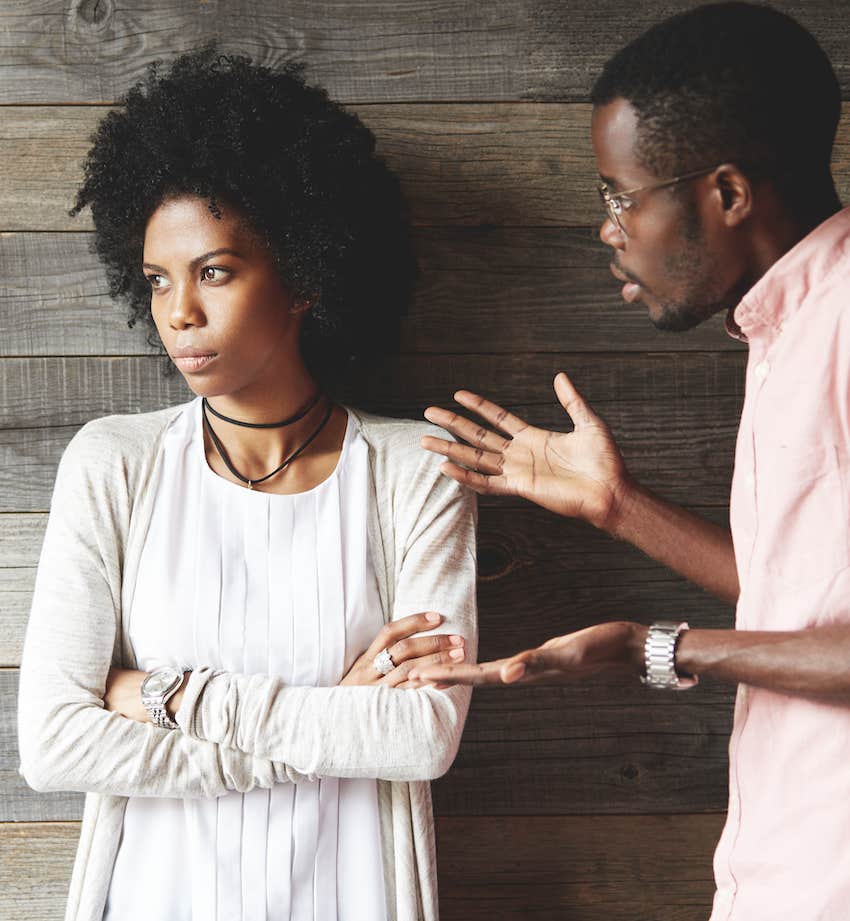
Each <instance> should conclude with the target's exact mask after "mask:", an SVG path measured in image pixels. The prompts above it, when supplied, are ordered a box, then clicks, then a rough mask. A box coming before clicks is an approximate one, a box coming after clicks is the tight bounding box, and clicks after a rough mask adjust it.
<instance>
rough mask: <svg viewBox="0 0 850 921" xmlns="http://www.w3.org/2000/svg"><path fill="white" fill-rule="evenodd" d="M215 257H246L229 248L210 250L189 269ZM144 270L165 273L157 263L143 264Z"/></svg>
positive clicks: (194, 261) (197, 257)
mask: <svg viewBox="0 0 850 921" xmlns="http://www.w3.org/2000/svg"><path fill="white" fill-rule="evenodd" d="M214 256H235V257H236V258H237V259H244V258H245V257H244V256H243V255H242V254H241V253H239V252H237V251H236V250H235V249H230V248H229V247H227V246H222V247H221V248H220V249H213V250H210V251H209V252H208V253H204V254H203V255H202V256H195V258H194V259H193V260H192V261H191V262H190V263H189V268H191V269H193V270H194V269H197V268H198V266H200V265H203V264H204V263H205V262H206V261H207V260H208V259H212V258H213V257H214ZM142 268H143V269H151V270H152V271H154V272H162V273H165V271H166V270H165V269H164V268H163V267H162V266H161V265H157V264H156V263H155V262H143V263H142Z"/></svg>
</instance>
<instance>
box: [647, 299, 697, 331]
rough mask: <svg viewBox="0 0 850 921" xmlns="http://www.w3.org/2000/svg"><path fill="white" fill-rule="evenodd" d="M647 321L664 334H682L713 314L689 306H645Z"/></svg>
mask: <svg viewBox="0 0 850 921" xmlns="http://www.w3.org/2000/svg"><path fill="white" fill-rule="evenodd" d="M647 308H648V310H649V319H650V322H651V323H652V325H653V326H654V327H655V328H656V329H660V330H662V331H664V332H665V333H684V332H687V330H689V329H693V328H694V327H695V326H699V324H700V323H704V322H705V321H706V320H707V319H708V318H709V317H710V316H711V314H712V313H713V311H708V312H706V311H705V310H704V309H700V308H698V307H693V306H691V305H689V304H661V305H658V304H651V303H649V304H647Z"/></svg>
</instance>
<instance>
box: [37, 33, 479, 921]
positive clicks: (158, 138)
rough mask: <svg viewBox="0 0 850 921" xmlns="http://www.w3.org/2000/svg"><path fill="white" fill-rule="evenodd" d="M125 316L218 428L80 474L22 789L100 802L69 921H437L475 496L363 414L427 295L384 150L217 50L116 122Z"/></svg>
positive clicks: (96, 165) (135, 419)
mask: <svg viewBox="0 0 850 921" xmlns="http://www.w3.org/2000/svg"><path fill="white" fill-rule="evenodd" d="M85 207H90V208H91V213H92V216H93V219H94V225H95V242H96V247H97V253H98V255H99V257H100V259H101V261H102V262H103V264H104V266H105V269H106V273H107V277H108V280H109V285H110V291H111V293H112V295H113V296H114V297H115V298H118V299H121V300H124V301H125V302H126V303H127V304H129V308H130V322H131V325H132V323H133V322H135V321H137V320H141V321H143V322H145V323H148V324H150V327H151V334H152V341H156V342H157V343H159V344H161V346H162V348H163V349H164V351H165V352H166V353H167V356H168V359H169V361H170V362H171V363H173V365H175V366H176V368H177V369H178V370H179V371H180V372H181V373H182V374H183V376H184V377H185V379H186V382H187V383H188V385H189V387H190V388H191V390H192V391H193V392H194V394H195V395H196V396H195V399H193V400H192V401H191V402H189V403H187V404H185V405H182V406H175V407H170V408H167V409H163V410H160V411H157V412H153V413H144V414H138V415H130V416H110V417H107V418H104V419H98V420H95V421H93V422H90V423H89V424H88V425H86V426H84V427H83V428H82V430H81V431H80V432H78V433H77V435H76V436H75V437H74V438H73V439H72V441H71V443H70V445H69V447H68V448H67V450H66V452H65V454H64V455H63V458H62V461H61V463H60V465H59V471H58V473H57V479H56V487H55V491H54V496H53V501H52V504H51V511H50V517H49V522H48V526H47V532H46V536H45V540H44V546H43V550H42V556H41V561H40V564H39V570H38V576H37V580H36V588H35V593H34V597H33V607H32V613H31V617H30V623H29V627H28V630H27V637H26V643H25V650H24V655H23V663H22V667H21V686H20V750H21V761H22V772H23V774H24V776H25V778H26V779H27V781H28V782H29V783H30V784H31V786H33V787H34V788H35V789H37V790H79V791H84V792H85V793H86V794H88V795H87V796H86V803H85V812H84V818H83V825H82V831H81V839H80V844H79V847H78V851H77V859H76V863H75V867H74V873H73V878H72V882H71V892H70V896H69V901H68V908H67V914H66V919H69V921H101V919H107V921H143V919H144V921H151V919H158V921H189V919H194V921H216V919H218V921H234V919H242V921H260V919H264V921H265V919H268V921H276V919H286V921H308V919H309V921H335V919H339V921H394V919H398V921H417V919H427V921H431V919H436V918H437V915H438V910H437V891H436V872H435V858H434V835H433V822H432V816H431V800H430V789H429V784H428V781H429V780H430V779H431V778H434V777H437V776H439V775H441V774H443V773H444V772H445V771H446V770H448V768H449V766H450V765H451V763H452V760H453V758H454V756H455V754H456V751H457V747H458V744H459V741H460V735H461V731H462V728H463V722H464V719H465V716H466V711H467V708H468V704H469V691H468V690H467V689H463V688H440V687H434V686H430V685H423V684H422V683H420V682H418V681H414V680H412V679H410V678H409V677H408V674H409V672H410V671H411V670H412V669H413V668H414V666H419V665H423V664H429V663H436V662H448V661H463V660H464V659H465V660H466V661H472V660H473V659H474V656H475V650H476V625H475V562H474V551H475V548H474V526H475V525H474V518H475V510H474V504H473V499H472V497H471V494H469V493H467V492H465V491H463V490H462V489H461V488H460V487H459V486H457V484H455V483H453V482H452V481H451V480H448V479H446V478H445V477H442V476H441V475H440V472H439V469H438V466H437V463H438V462H437V461H434V460H431V456H430V455H428V454H426V453H425V452H422V451H421V450H420V448H419V441H420V438H421V436H422V435H423V433H427V432H428V431H430V427H429V426H427V425H426V424H424V423H415V422H406V421H400V420H394V419H386V418H381V417H377V416H373V415H370V414H368V413H364V412H360V411H357V410H355V409H351V408H346V407H343V406H341V405H338V404H337V403H335V402H334V400H333V399H332V397H331V395H330V394H331V393H332V391H333V386H334V385H335V383H337V382H338V381H339V380H341V379H342V378H343V377H344V376H345V375H346V374H347V373H348V372H349V371H350V370H351V367H352V366H353V365H354V364H356V363H357V362H368V361H370V360H371V359H372V358H374V356H376V355H378V354H380V353H382V352H384V351H385V350H386V349H387V348H389V347H390V346H391V345H392V344H393V342H394V340H395V338H396V332H397V327H398V318H399V316H400V313H401V311H402V309H403V308H404V306H405V305H406V302H407V300H408V297H409V294H410V290H411V287H412V282H413V279H414V275H415V263H414V259H413V256H412V251H411V246H410V242H409V232H408V222H407V212H406V208H405V204H404V201H403V198H402V196H401V193H400V191H399V187H398V183H397V181H396V179H395V178H394V177H393V175H392V174H391V173H390V172H389V170H388V169H387V167H386V166H385V165H384V163H383V162H382V161H381V160H380V159H379V158H378V157H377V156H376V155H375V151H374V138H373V136H372V134H371V133H370V132H369V130H368V129H367V128H366V127H364V125H363V124H362V123H361V122H360V121H359V119H358V118H357V117H356V116H354V115H352V114H351V113H348V112H346V111H345V110H344V109H342V108H341V107H340V106H338V105H336V104H335V103H333V102H331V101H330V100H329V99H328V97H327V95H326V94H325V93H324V92H323V91H322V90H320V89H317V88H314V87H310V86H308V85H306V84H305V82H304V80H303V78H302V76H301V73H300V71H299V70H297V69H295V68H291V67H284V68H280V69H268V68H265V67H260V66H258V65H255V64H253V63H252V62H251V61H250V60H248V59H245V58H235V57H226V56H223V55H219V54H218V53H217V52H216V51H215V50H213V49H205V50H203V51H200V52H195V53H192V54H189V55H185V56H183V57H181V58H179V59H178V60H177V61H176V62H175V63H173V65H172V66H171V67H170V68H169V69H167V70H165V71H163V70H160V69H157V68H154V69H152V70H151V72H150V73H149V74H148V76H147V78H146V79H145V80H144V81H143V82H142V83H140V84H139V85H137V86H135V87H134V88H133V89H132V90H131V91H130V92H129V93H128V95H127V97H126V99H125V100H124V102H123V105H122V106H121V107H120V108H119V109H117V110H115V111H112V112H110V113H109V114H108V115H107V116H106V117H105V118H104V119H103V121H102V122H101V123H100V125H99V127H98V129H97V131H96V134H95V136H94V138H93V147H92V149H91V151H90V152H89V155H88V159H87V161H86V163H85V178H84V181H83V184H82V186H81V188H80V190H79V193H78V196H77V202H76V206H75V208H74V212H79V211H80V210H82V209H83V208H85Z"/></svg>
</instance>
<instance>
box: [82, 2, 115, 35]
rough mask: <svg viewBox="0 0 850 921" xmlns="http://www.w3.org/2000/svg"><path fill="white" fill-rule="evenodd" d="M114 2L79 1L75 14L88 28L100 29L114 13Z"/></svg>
mask: <svg viewBox="0 0 850 921" xmlns="http://www.w3.org/2000/svg"><path fill="white" fill-rule="evenodd" d="M114 9H115V8H114V5H113V2H112V0H79V2H78V3H77V4H76V6H75V7H74V13H75V14H76V17H77V19H78V20H80V21H81V22H82V23H83V24H84V25H85V26H87V27H88V28H92V27H94V28H95V29H98V28H100V27H101V26H103V25H104V23H106V21H107V20H108V19H109V18H110V17H111V16H112V13H113V12H114Z"/></svg>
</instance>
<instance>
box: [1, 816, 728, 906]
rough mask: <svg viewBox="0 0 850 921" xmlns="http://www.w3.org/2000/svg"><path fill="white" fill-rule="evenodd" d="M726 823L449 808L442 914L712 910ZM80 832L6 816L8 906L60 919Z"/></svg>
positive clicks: (441, 851) (440, 856) (441, 856)
mask: <svg viewBox="0 0 850 921" xmlns="http://www.w3.org/2000/svg"><path fill="white" fill-rule="evenodd" d="M722 826H723V816H722V815H720V814H714V815H678V816H593V817H584V816H557V817H547V816H520V817H515V818H501V817H499V818H491V817H484V818H473V817H468V816H464V817H462V818H448V817H438V818H437V820H436V832H437V865H438V878H439V888H440V916H441V918H442V919H443V921H490V919H492V918H494V917H497V918H499V919H500V921H527V919H534V921H550V919H552V918H556V917H557V918H569V919H570V921H599V918H600V917H602V916H604V917H605V919H606V921H694V919H697V918H704V917H707V916H708V913H709V910H710V907H711V898H712V894H713V890H714V886H713V882H712V873H711V855H712V852H713V849H714V845H715V842H716V840H717V838H718V836H719V834H720V831H721V828H722ZM78 837H79V825H78V824H77V823H75V822H43V823H21V824H18V825H10V824H5V825H0V917H3V918H27V919H31V921H61V918H62V917H63V913H64V906H65V899H66V895H67V890H68V883H69V880H70V875H71V866H72V864H73V858H74V852H75V850H76V845H77V839H78ZM497 841H499V842H504V843H505V846H504V847H494V846H493V845H494V842H497ZM636 842H639V846H638V845H636Z"/></svg>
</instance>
